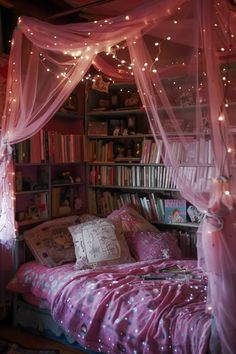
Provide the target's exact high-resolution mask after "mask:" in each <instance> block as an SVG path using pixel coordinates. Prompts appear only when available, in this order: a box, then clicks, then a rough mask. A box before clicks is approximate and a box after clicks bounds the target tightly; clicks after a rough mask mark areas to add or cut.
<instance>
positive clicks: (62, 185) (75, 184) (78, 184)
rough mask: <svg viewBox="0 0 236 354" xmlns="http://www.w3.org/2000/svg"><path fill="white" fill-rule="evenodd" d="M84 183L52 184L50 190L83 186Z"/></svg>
mask: <svg viewBox="0 0 236 354" xmlns="http://www.w3.org/2000/svg"><path fill="white" fill-rule="evenodd" d="M83 185H84V183H82V182H74V183H70V182H68V183H52V188H54V187H69V186H70V187H73V186H83Z"/></svg>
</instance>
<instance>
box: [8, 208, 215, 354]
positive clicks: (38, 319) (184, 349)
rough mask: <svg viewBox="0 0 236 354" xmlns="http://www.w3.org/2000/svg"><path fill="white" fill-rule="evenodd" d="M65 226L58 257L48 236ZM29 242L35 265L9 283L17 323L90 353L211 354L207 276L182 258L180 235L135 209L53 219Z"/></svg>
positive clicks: (23, 267)
mask: <svg viewBox="0 0 236 354" xmlns="http://www.w3.org/2000/svg"><path fill="white" fill-rule="evenodd" d="M68 223H69V225H68ZM59 229H60V232H59V234H60V235H62V234H63V232H62V229H64V230H65V229H66V230H69V236H68V234H67V233H66V235H67V237H65V238H64V244H65V240H66V243H67V244H66V246H65V245H63V246H62V242H61V240H60V242H58V243H57V245H56V248H57V252H56V255H55V252H54V253H53V254H51V253H50V249H54V248H55V241H53V242H52V240H51V241H50V240H49V235H50V236H51V235H52V234H54V236H55V230H57V238H59V239H60V237H58V230H59ZM52 230H53V232H52ZM63 235H64V234H63ZM99 235H100V236H99ZM124 235H125V236H124ZM70 237H71V238H72V239H73V242H72V244H73V247H72V244H71V243H70V242H69V239H70ZM97 237H98V238H99V237H100V239H99V240H97ZM94 238H96V242H95V241H94ZM85 239H86V240H87V241H86V242H84V240H85ZM25 240H26V243H27V244H28V246H29V247H30V249H31V251H32V253H33V254H34V257H35V260H32V261H28V262H26V263H24V264H22V265H21V266H20V267H19V269H18V270H17V272H16V274H15V276H14V278H13V279H12V280H11V281H10V282H9V284H8V289H9V290H11V291H13V292H15V293H17V294H18V298H17V301H16V305H15V323H16V324H20V325H22V326H25V327H27V328H29V327H30V328H32V329H37V330H39V331H41V333H46V334H48V333H49V332H50V333H51V334H53V335H54V336H55V337H62V336H63V337H65V338H66V339H67V341H68V342H69V343H71V344H74V345H78V347H80V348H81V347H82V348H83V349H84V350H86V351H88V352H89V353H107V354H116V353H128V354H131V353H132V354H142V353H150V354H154V353H155V354H156V353H181V354H182V353H187V354H191V353H198V354H205V353H209V352H210V349H209V348H210V343H211V341H212V316H211V313H210V312H208V311H206V298H207V277H206V276H205V274H204V273H203V272H202V271H201V270H199V269H198V268H197V261H196V260H183V259H181V256H180V250H179V249H178V247H177V245H176V244H175V240H174V237H173V235H167V233H163V232H159V231H158V230H157V229H155V228H154V227H153V226H152V225H151V224H150V223H149V222H147V221H146V220H144V219H143V218H142V217H140V215H138V213H136V211H134V210H133V209H130V208H122V209H121V210H119V211H115V212H113V213H112V214H111V215H110V217H108V218H104V219H98V218H96V217H93V216H86V218H85V219H84V218H82V219H81V218H80V220H78V217H77V216H75V217H72V218H70V220H68V218H62V220H57V222H56V226H55V223H54V222H52V221H50V222H48V223H44V224H43V225H39V226H38V227H36V228H34V229H33V230H30V231H29V232H27V233H26V234H25ZM43 241H44V242H43ZM43 244H44V246H43V247H42V245H43ZM45 245H46V250H45ZM69 245H71V247H70V246H69ZM104 245H105V246H104ZM36 249H37V251H38V252H36ZM39 249H40V251H39ZM73 252H74V253H73ZM73 257H74V258H73Z"/></svg>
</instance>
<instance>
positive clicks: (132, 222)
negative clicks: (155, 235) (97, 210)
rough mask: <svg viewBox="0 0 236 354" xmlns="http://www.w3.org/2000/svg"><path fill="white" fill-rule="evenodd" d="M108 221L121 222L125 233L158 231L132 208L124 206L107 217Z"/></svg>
mask: <svg viewBox="0 0 236 354" xmlns="http://www.w3.org/2000/svg"><path fill="white" fill-rule="evenodd" d="M107 219H108V220H112V221H114V220H120V221H121V223H122V229H123V231H124V232H136V231H153V232H158V229H157V228H156V227H155V226H153V225H152V224H151V223H150V222H149V221H147V220H146V219H145V218H144V217H143V216H142V215H141V214H139V213H138V212H137V211H136V210H135V209H134V208H133V207H131V206H123V207H122V208H120V209H118V210H114V211H113V212H112V213H111V214H109V215H108V216H107Z"/></svg>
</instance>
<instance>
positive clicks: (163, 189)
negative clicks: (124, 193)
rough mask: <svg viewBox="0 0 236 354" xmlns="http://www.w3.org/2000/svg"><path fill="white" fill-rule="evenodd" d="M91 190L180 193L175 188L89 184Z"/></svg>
mask: <svg viewBox="0 0 236 354" xmlns="http://www.w3.org/2000/svg"><path fill="white" fill-rule="evenodd" d="M88 187H89V188H98V189H120V190H137V191H145V192H147V193H148V192H149V191H162V192H179V190H178V189H174V188H155V187H132V186H130V187H129V186H111V185H103V186H102V185H99V184H89V185H88Z"/></svg>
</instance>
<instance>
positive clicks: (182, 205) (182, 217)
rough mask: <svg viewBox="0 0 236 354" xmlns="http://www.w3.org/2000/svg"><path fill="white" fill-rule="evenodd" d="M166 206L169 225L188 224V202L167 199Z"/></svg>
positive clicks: (166, 218)
mask: <svg viewBox="0 0 236 354" xmlns="http://www.w3.org/2000/svg"><path fill="white" fill-rule="evenodd" d="M164 206H165V222H166V223H167V224H172V223H174V224H175V223H182V222H187V213H186V200H184V199H165V200H164Z"/></svg>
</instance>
